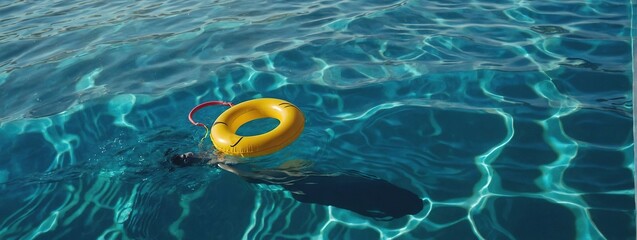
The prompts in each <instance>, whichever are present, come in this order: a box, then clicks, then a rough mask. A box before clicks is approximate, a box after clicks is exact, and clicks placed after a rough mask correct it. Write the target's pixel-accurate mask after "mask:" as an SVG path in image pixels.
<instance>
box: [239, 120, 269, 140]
mask: <svg viewBox="0 0 637 240" xmlns="http://www.w3.org/2000/svg"><path fill="white" fill-rule="evenodd" d="M279 123H280V122H279V120H278V119H276V118H269V117H266V118H258V119H254V120H252V121H249V122H247V123H244V124H243V125H241V127H239V129H237V133H236V134H237V135H239V136H245V137H249V136H256V135H261V134H264V133H267V132H270V131H272V130H273V129H274V128H276V127H277V126H279Z"/></svg>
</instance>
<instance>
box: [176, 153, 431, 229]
mask: <svg viewBox="0 0 637 240" xmlns="http://www.w3.org/2000/svg"><path fill="white" fill-rule="evenodd" d="M208 160H209V159H205V158H198V157H195V156H193V155H187V154H186V155H184V154H182V155H175V156H173V157H172V158H171V163H172V164H174V165H176V166H178V167H186V166H192V165H203V164H205V163H206V162H208ZM217 166H219V167H220V168H222V169H224V170H226V171H228V172H231V173H234V174H236V175H238V176H240V177H242V178H243V179H245V180H246V181H247V182H250V183H257V184H268V185H279V186H281V187H283V188H284V189H285V190H288V191H289V192H290V193H292V196H293V197H294V199H296V200H297V201H300V202H304V203H315V204H321V205H330V206H334V207H338V208H343V209H347V210H350V211H353V212H356V213H358V214H361V215H364V216H368V217H372V218H375V219H378V220H391V219H395V218H400V217H403V216H406V215H410V214H417V213H418V212H420V211H421V210H422V209H423V207H424V203H423V201H422V199H420V198H419V197H418V196H417V195H416V194H414V193H412V192H410V191H408V190H406V189H404V188H400V187H398V186H395V185H393V184H391V183H389V182H387V181H385V180H382V179H379V178H376V177H373V176H368V175H364V174H362V173H360V172H357V171H345V172H334V173H317V172H310V171H300V170H281V169H265V170H259V171H245V170H241V169H239V168H236V167H233V166H230V165H227V164H224V163H217Z"/></svg>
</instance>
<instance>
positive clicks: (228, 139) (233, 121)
mask: <svg viewBox="0 0 637 240" xmlns="http://www.w3.org/2000/svg"><path fill="white" fill-rule="evenodd" d="M261 118H274V119H277V120H279V125H278V126H277V127H276V128H274V129H272V130H271V131H269V132H267V133H263V134H260V135H255V136H240V135H237V133H236V132H237V129H239V127H241V125H243V124H245V123H247V122H250V121H252V120H256V119H261ZM304 126H305V117H304V116H303V113H302V112H301V110H299V108H297V107H296V106H294V105H293V104H291V103H289V102H287V101H284V100H281V99H275V98H261V99H254V100H250V101H246V102H242V103H240V104H237V105H235V106H232V107H230V108H229V109H228V110H226V111H225V112H223V113H221V115H219V117H218V118H217V120H215V122H214V123H213V124H212V127H211V129H210V139H211V140H212V143H213V144H214V145H215V147H216V148H217V150H219V151H221V152H223V153H226V154H229V155H239V156H242V157H257V156H262V155H266V154H270V153H274V152H276V151H278V150H280V149H282V148H284V147H285V146H287V145H289V144H290V143H292V142H294V140H296V139H297V138H298V137H299V135H301V132H302V131H303V127H304Z"/></svg>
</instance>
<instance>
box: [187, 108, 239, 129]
mask: <svg viewBox="0 0 637 240" xmlns="http://www.w3.org/2000/svg"><path fill="white" fill-rule="evenodd" d="M216 105H224V106H228V107H232V103H231V102H224V101H210V102H204V103H201V104H199V105H197V106H195V107H194V108H193V109H192V110H190V113H189V114H188V120H190V123H192V125H195V126H200V127H204V128H206V131H207V130H208V127H206V125H205V124H203V123H200V122H195V120H192V115H193V114H195V113H196V112H197V111H199V110H201V109H202V108H205V107H208V106H216Z"/></svg>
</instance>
